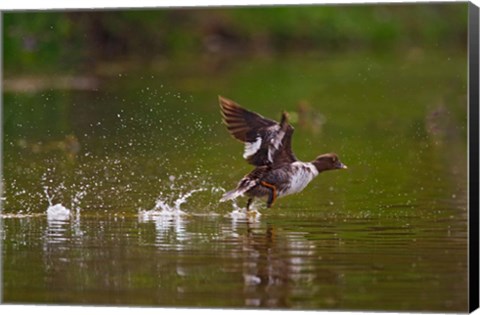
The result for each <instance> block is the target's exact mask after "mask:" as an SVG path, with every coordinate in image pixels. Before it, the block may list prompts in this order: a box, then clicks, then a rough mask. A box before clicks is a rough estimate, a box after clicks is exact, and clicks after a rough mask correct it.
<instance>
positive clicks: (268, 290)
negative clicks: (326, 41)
mask: <svg viewBox="0 0 480 315" xmlns="http://www.w3.org/2000/svg"><path fill="white" fill-rule="evenodd" d="M92 72H93V73H91V74H89V75H91V76H93V77H94V78H96V80H98V81H96V82H97V83H96V84H97V85H96V86H94V87H91V88H87V89H83V90H82V89H80V90H79V89H73V88H68V87H63V88H59V87H55V86H52V87H46V88H43V89H39V90H31V91H27V92H21V91H6V92H5V94H4V108H3V128H4V139H3V150H4V157H3V170H4V174H3V184H4V189H5V193H4V199H3V214H2V224H3V233H2V236H3V246H2V257H3V274H2V276H3V277H2V281H3V301H4V302H5V303H36V304H82V305H85V304H95V305H137V306H144V305H145V306H175V307H179V306H194V307H222V308H282V309H283V308H286V309H304V310H307V309H316V310H318V309H327V310H358V309H363V310H400V311H442V312H451V311H455V312H460V311H466V310H467V284H468V282H467V267H468V265H467V81H466V78H467V59H466V52H462V51H451V52H448V51H434V50H432V51H424V50H421V49H419V50H412V51H404V52H401V53H394V54H372V53H355V52H351V53H338V54H300V53H298V54H286V55H278V56H270V57H263V58H247V57H244V58H235V59H228V58H227V59H218V60H217V59H215V58H205V59H202V58H200V60H195V61H192V60H185V62H175V63H172V62H169V61H168V60H158V61H155V62H151V63H146V64H145V63H133V64H132V63H129V64H123V63H118V64H117V63H112V64H106V65H104V67H99V68H96V69H95V70H94V71H93V70H92ZM55 78H56V76H53V80H55ZM59 78H60V76H59ZM50 79H52V78H50ZM58 80H60V79H58ZM218 95H223V96H225V97H229V98H232V99H234V100H236V101H238V102H239V103H240V104H242V105H244V106H245V107H248V108H249V109H251V110H254V111H257V112H259V113H261V114H262V115H264V116H267V117H270V118H275V119H279V117H280V114H281V112H282V111H283V110H287V111H289V112H290V113H291V117H292V118H293V120H294V123H293V125H294V126H295V128H296V130H295V134H294V138H293V149H294V151H295V153H296V155H297V157H298V158H299V159H301V160H305V161H309V160H312V159H314V158H315V157H316V156H317V155H319V154H321V153H326V152H336V153H337V154H338V155H339V157H340V159H341V160H342V162H344V163H345V164H346V165H348V167H349V168H348V170H347V171H332V172H326V173H323V174H320V175H319V176H318V178H317V179H315V180H314V181H313V182H312V183H311V184H310V185H309V186H308V187H307V188H306V189H305V190H304V191H303V192H302V193H300V194H298V195H294V196H288V197H285V198H284V199H279V200H278V201H277V203H276V204H275V205H274V207H273V208H271V209H266V208H265V206H264V204H263V203H258V204H257V205H256V207H257V209H258V211H259V212H260V213H261V215H260V216H257V217H256V218H251V219H246V218H243V217H241V216H238V212H239V211H238V209H239V207H243V206H244V203H245V202H246V201H245V200H243V199H240V200H238V205H234V204H232V203H230V202H227V203H219V199H220V197H221V195H222V193H223V192H224V191H225V190H229V189H232V188H234V187H235V185H236V183H237V181H238V180H239V179H241V177H242V176H243V175H244V174H246V173H247V172H249V171H250V170H251V166H250V165H248V164H247V163H246V162H245V161H244V160H243V159H242V153H243V147H242V144H241V143H239V142H237V141H235V140H234V139H233V138H231V137H230V136H229V135H228V132H227V131H226V128H225V127H224V126H223V125H222V124H221V117H220V114H219V108H218V104H217V96H218ZM299 104H303V105H299ZM299 106H300V107H301V106H303V107H302V108H303V110H299V108H300V107H299ZM188 193H191V196H186V195H185V194H188ZM182 198H183V199H184V200H183V199H182ZM182 201H185V202H184V203H181V202H182ZM50 203H51V205H54V204H58V203H60V204H62V205H63V206H64V207H66V208H68V209H70V210H71V212H70V217H68V218H67V219H64V220H58V219H55V218H53V219H52V218H50V217H48V216H47V209H48V208H49V206H50ZM175 203H177V204H175ZM162 207H163V208H162ZM169 209H170V210H169ZM168 211H170V213H169V212H168Z"/></svg>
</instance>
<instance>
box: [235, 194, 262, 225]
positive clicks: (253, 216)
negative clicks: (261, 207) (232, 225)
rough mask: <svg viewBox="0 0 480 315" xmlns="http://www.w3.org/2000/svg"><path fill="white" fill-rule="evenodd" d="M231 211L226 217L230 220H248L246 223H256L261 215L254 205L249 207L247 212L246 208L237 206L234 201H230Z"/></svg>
mask: <svg viewBox="0 0 480 315" xmlns="http://www.w3.org/2000/svg"><path fill="white" fill-rule="evenodd" d="M232 206H233V210H232V211H231V212H229V213H228V214H227V215H226V217H229V218H231V219H232V220H234V221H236V220H248V221H258V220H259V219H260V216H261V215H262V214H261V213H260V212H259V211H258V209H257V208H256V205H255V203H252V204H251V205H250V210H249V211H247V208H243V207H240V206H238V204H237V201H236V200H235V199H233V200H232Z"/></svg>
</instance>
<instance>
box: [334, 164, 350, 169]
mask: <svg viewBox="0 0 480 315" xmlns="http://www.w3.org/2000/svg"><path fill="white" fill-rule="evenodd" d="M337 168H339V169H343V170H346V169H347V168H348V167H347V166H346V165H345V164H343V163H339V164H338V166H337Z"/></svg>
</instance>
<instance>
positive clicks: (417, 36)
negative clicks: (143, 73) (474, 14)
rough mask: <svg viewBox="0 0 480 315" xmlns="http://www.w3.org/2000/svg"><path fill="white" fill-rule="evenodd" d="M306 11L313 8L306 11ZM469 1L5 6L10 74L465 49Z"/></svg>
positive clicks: (5, 50) (6, 64)
mask: <svg viewBox="0 0 480 315" xmlns="http://www.w3.org/2000/svg"><path fill="white" fill-rule="evenodd" d="M309 8H312V9H309ZM467 8H468V6H467V4H457V3H455V4H453V3H451V4H449V3H447V4H414V5H410V4H385V5H374V6H372V5H357V6H356V5H348V6H328V5H324V6H320V7H319V6H316V7H309V6H275V7H242V8H235V9H228V8H195V9H193V8H184V9H178V8H177V9H172V8H171V9H161V10H159V9H148V10H147V9H145V10H122V11H98V10H95V11H89V10H86V11H67V12H8V13H5V14H4V68H5V71H6V74H7V77H8V76H9V74H13V73H15V74H18V73H31V72H45V71H58V70H62V71H65V72H71V71H77V70H85V69H91V67H92V65H95V64H97V63H98V62H102V61H105V60H108V61H111V60H112V59H113V60H115V59H125V58H138V57H141V58H142V60H143V61H144V62H149V61H151V60H152V59H155V58H165V59H170V58H179V57H181V56H191V55H195V56H198V55H199V54H202V55H219V54H220V55H230V56H236V57H239V56H245V55H261V56H272V55H276V54H282V53H286V52H289V51H306V50H315V51H316V52H317V53H321V52H324V53H328V54H331V53H336V52H340V51H351V50H355V51H358V50H363V51H365V50H366V51H370V50H374V51H377V52H391V51H401V52H405V53H408V52H409V51H408V49H410V48H411V47H412V46H414V47H415V48H417V49H429V48H433V49H442V50H443V49H452V48H453V49H456V48H459V47H460V48H463V49H465V48H466V43H467V42H466V41H467V16H468V15H467Z"/></svg>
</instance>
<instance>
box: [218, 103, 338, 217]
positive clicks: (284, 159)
mask: <svg viewBox="0 0 480 315" xmlns="http://www.w3.org/2000/svg"><path fill="white" fill-rule="evenodd" d="M218 99H219V103H220V109H221V114H222V117H223V123H224V124H225V125H226V126H227V129H228V131H229V132H230V134H231V135H232V136H233V137H234V138H235V139H237V140H240V141H241V142H243V143H245V151H244V153H243V157H244V158H245V159H246V160H247V161H248V163H250V164H252V165H254V166H255V169H254V170H253V171H251V172H250V173H248V174H247V175H245V177H243V178H242V180H240V182H239V183H238V185H237V187H236V188H235V189H233V190H231V191H228V192H226V193H225V194H224V195H223V197H222V198H221V199H220V201H221V202H223V201H227V200H232V199H235V198H237V197H239V196H247V197H248V201H247V211H249V208H250V205H251V203H252V201H253V199H254V198H262V197H267V208H270V207H271V206H272V205H273V203H274V202H275V200H276V199H277V198H279V197H283V196H286V195H290V194H294V193H298V192H300V191H302V190H303V189H304V188H305V187H306V186H307V185H308V183H310V182H311V181H312V180H313V179H314V178H315V177H316V176H317V175H318V174H319V173H321V172H324V171H328V170H335V169H346V168H347V166H346V165H345V164H343V163H342V162H340V160H339V159H338V156H337V155H336V154H335V153H327V154H322V155H319V156H318V157H317V158H316V159H315V160H313V161H312V162H301V161H299V160H298V159H297V158H296V157H295V154H293V152H292V134H293V131H294V128H293V127H292V125H290V124H289V123H288V115H287V113H286V112H283V114H282V117H281V120H280V123H278V122H276V121H274V120H271V119H268V118H265V117H263V116H261V115H259V114H257V113H254V112H251V111H249V110H246V109H245V108H243V107H241V106H240V105H238V104H237V103H235V102H234V101H232V100H229V99H227V98H224V97H222V96H219V97H218Z"/></svg>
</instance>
